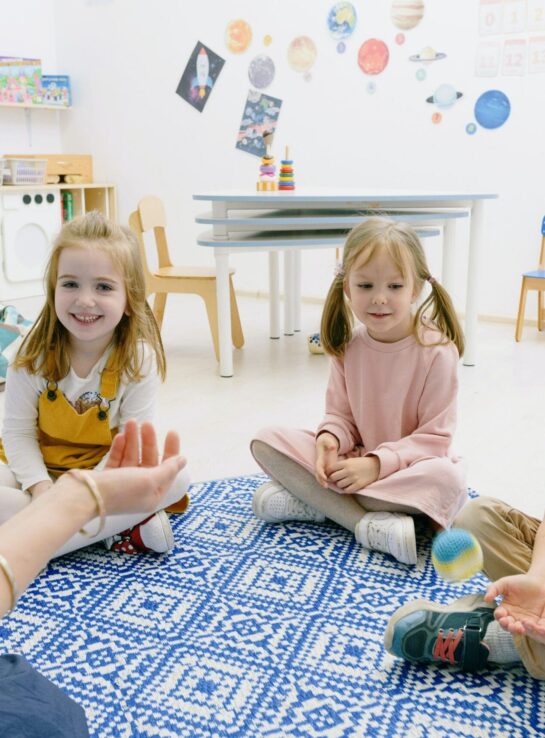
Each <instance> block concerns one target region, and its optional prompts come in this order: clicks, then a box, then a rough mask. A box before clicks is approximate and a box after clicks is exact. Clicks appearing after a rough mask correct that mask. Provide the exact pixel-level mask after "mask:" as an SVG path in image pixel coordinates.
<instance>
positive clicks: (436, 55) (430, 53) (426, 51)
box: [409, 46, 447, 64]
mask: <svg viewBox="0 0 545 738" xmlns="http://www.w3.org/2000/svg"><path fill="white" fill-rule="evenodd" d="M446 56H447V55H446V54H443V52H442V51H439V52H437V51H435V49H434V48H432V47H431V46H424V48H423V49H422V51H421V52H420V54H413V55H412V56H410V57H409V60H410V61H412V62H420V64H431V62H434V61H439V59H445V58H446Z"/></svg>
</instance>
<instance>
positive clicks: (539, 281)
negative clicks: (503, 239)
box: [515, 218, 545, 341]
mask: <svg viewBox="0 0 545 738" xmlns="http://www.w3.org/2000/svg"><path fill="white" fill-rule="evenodd" d="M528 290H537V329H538V330H539V331H542V330H543V328H544V326H545V309H544V307H543V293H544V292H545V218H543V220H542V221H541V251H540V252H539V264H538V267H537V269H536V270H535V271H533V272H525V273H524V274H523V275H522V285H521V288H520V301H519V312H518V315H517V327H516V331H515V340H516V341H520V337H521V336H522V324H523V322H524V309H525V307H526V293H527V292H528Z"/></svg>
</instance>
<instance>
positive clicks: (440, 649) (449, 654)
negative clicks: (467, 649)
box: [433, 628, 464, 664]
mask: <svg viewBox="0 0 545 738" xmlns="http://www.w3.org/2000/svg"><path fill="white" fill-rule="evenodd" d="M463 635H464V631H463V629H462V628H459V629H458V630H457V631H454V630H452V628H451V629H450V630H449V631H448V633H447V634H446V635H444V631H443V629H440V630H439V633H438V635H437V640H436V641H435V646H434V647H433V658H434V659H441V661H449V662H450V663H451V664H455V663H456V661H455V660H454V652H455V651H456V647H457V646H458V644H459V643H460V641H461V640H462V636H463Z"/></svg>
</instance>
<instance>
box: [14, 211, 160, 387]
mask: <svg viewBox="0 0 545 738" xmlns="http://www.w3.org/2000/svg"><path fill="white" fill-rule="evenodd" d="M66 248H78V249H98V250H100V251H102V252H103V253H105V254H107V255H108V256H109V257H110V259H111V260H112V263H113V264H114V266H115V267H116V269H117V270H118V271H119V273H120V274H122V275H123V281H124V285H125V291H126V294H127V308H126V311H127V314H124V315H123V317H122V318H121V320H120V321H119V323H118V324H117V326H116V328H115V331H114V336H113V340H112V344H113V348H114V365H113V367H112V369H114V370H116V371H118V372H119V373H120V374H121V375H122V376H124V377H125V378H126V379H127V381H133V382H138V381H139V380H140V379H141V378H142V362H143V359H144V356H143V352H142V351H141V350H139V344H140V342H142V341H143V342H145V343H147V344H149V346H150V347H151V349H152V350H153V351H154V353H155V357H156V363H157V370H158V373H159V375H160V377H161V379H163V380H164V379H165V376H166V358H165V352H164V349H163V343H162V341H161V334H160V332H159V327H158V326H157V322H156V320H155V317H154V315H153V313H152V311H151V308H150V306H149V305H148V303H147V302H146V292H145V280H144V272H143V270H142V262H141V259H140V252H139V246H138V241H137V240H136V237H135V235H134V234H133V233H132V231H130V230H129V229H128V228H125V227H124V226H120V225H117V223H114V222H112V221H110V220H107V219H106V218H105V217H104V216H103V215H102V214H101V213H100V212H99V211H97V210H93V211H92V212H90V213H87V214H86V215H82V216H80V217H78V218H74V220H71V221H70V222H69V223H66V224H65V225H64V226H63V227H62V228H61V230H60V232H59V235H58V236H57V238H56V239H55V241H54V243H53V247H52V251H51V255H50V257H49V261H48V264H47V267H46V272H45V277H44V286H45V293H46V298H45V305H44V306H43V308H42V310H41V311H40V314H39V315H38V318H37V320H36V322H35V324H34V325H33V327H32V328H31V330H30V332H29V333H28V334H27V336H26V337H25V340H24V342H23V343H22V345H21V347H20V348H19V351H18V352H17V356H16V358H15V361H14V366H15V367H16V368H20V369H26V370H27V371H28V372H30V373H31V374H40V375H42V376H44V377H47V378H48V379H51V380H52V381H55V382H57V381H59V380H60V379H62V378H63V377H65V376H66V375H67V374H68V372H69V370H70V357H69V351H68V347H69V333H68V331H67V330H66V328H65V327H64V326H63V325H62V323H61V322H60V321H59V319H58V318H57V313H56V311H55V287H56V284H57V275H58V265H59V258H60V255H61V252H62V250H63V249H66Z"/></svg>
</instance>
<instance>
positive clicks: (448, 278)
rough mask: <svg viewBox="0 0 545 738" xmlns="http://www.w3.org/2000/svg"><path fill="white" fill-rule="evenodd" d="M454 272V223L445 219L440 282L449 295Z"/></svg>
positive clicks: (451, 291)
mask: <svg viewBox="0 0 545 738" xmlns="http://www.w3.org/2000/svg"><path fill="white" fill-rule="evenodd" d="M455 274H456V223H455V221H453V220H446V221H445V222H444V224H443V263H442V265H441V283H442V285H443V287H444V288H445V289H446V291H447V292H448V293H449V295H450V296H451V297H452V295H453V292H454V282H455V279H454V275H455Z"/></svg>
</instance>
